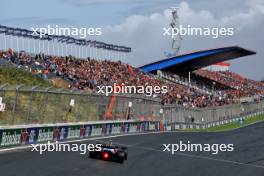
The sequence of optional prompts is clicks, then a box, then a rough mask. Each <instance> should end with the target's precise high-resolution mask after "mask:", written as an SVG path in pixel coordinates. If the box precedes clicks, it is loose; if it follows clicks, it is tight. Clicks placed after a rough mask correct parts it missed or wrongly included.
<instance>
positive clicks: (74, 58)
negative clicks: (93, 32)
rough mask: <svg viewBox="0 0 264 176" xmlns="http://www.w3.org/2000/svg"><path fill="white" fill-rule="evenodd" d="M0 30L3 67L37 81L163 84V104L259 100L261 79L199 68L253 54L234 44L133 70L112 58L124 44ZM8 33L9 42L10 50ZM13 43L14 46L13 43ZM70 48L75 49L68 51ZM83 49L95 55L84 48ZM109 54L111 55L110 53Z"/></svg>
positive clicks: (84, 85)
mask: <svg viewBox="0 0 264 176" xmlns="http://www.w3.org/2000/svg"><path fill="white" fill-rule="evenodd" d="M0 34H1V35H2V37H3V39H4V40H3V41H4V48H3V49H2V51H0V63H1V65H2V66H13V67H18V68H22V69H25V70H28V71H30V72H31V73H33V74H35V75H38V76H39V77H40V78H42V79H49V80H59V81H53V82H59V85H63V87H64V88H65V87H67V88H68V89H78V90H83V91H85V92H87V93H97V91H98V90H97V89H98V86H102V85H113V84H122V83H124V84H125V85H134V86H148V85H150V86H153V87H154V86H164V85H165V86H167V87H168V93H166V94H158V95H156V94H154V95H153V98H156V97H157V98H159V99H160V101H161V103H162V104H176V105H180V106H184V107H191V108H202V107H209V106H222V105H226V104H234V103H240V102H242V101H244V100H245V99H247V100H249V99H251V100H250V101H258V100H260V99H261V98H263V95H264V88H263V83H261V82H257V81H254V80H250V79H247V78H245V77H243V76H240V75H238V74H236V73H233V72H230V71H226V70H221V71H210V70H206V69H202V68H205V67H208V66H210V65H212V64H217V63H219V62H223V61H227V60H231V59H236V58H238V57H243V56H248V55H252V54H256V53H255V52H254V51H250V50H247V49H244V48H241V47H238V46H231V47H223V48H216V49H209V50H204V51H197V52H193V53H189V54H184V55H180V56H176V57H172V58H167V59H164V60H160V61H157V62H153V63H150V64H146V65H144V66H141V67H139V68H135V67H133V66H131V65H129V64H125V63H122V62H121V61H111V59H112V57H115V56H119V57H117V59H122V57H120V56H121V55H122V53H123V54H124V53H125V54H126V53H129V52H131V48H129V47H125V46H119V45H112V44H107V43H104V42H99V41H90V40H87V41H86V40H82V41H79V40H78V39H75V38H72V37H67V36H52V35H48V34H41V35H42V38H41V37H40V36H38V35H33V34H32V31H29V30H25V29H19V28H10V27H6V26H0ZM39 34H40V33H39ZM7 36H9V40H10V42H9V43H11V45H10V46H9V49H8V46H7V43H8V42H7V39H8V38H7ZM15 41H16V42H17V45H16V46H15V45H12V44H13V43H15ZM20 41H21V42H20ZM32 41H33V44H34V43H35V44H36V45H38V50H37V49H36V46H34V47H33V48H34V50H33V51H32V50H31V47H30V45H31V44H32ZM45 42H46V43H45ZM20 43H22V45H20ZM26 43H27V44H28V45H26ZM46 45H47V46H46ZM41 46H42V47H41ZM72 47H75V49H78V50H79V52H78V53H77V54H76V52H73V51H72ZM13 48H15V49H13ZM64 48H66V51H64ZM68 48H71V49H68ZM88 48H89V50H91V49H92V50H94V51H95V53H96V54H92V53H93V52H92V53H91V52H88ZM55 50H58V52H56V51H55ZM80 51H81V52H80ZM85 51H86V52H85ZM99 51H100V52H99ZM97 52H98V53H97ZM107 52H108V54H107ZM113 52H114V54H112V55H109V53H113ZM36 53H37V54H36ZM104 53H105V54H104ZM99 56H101V57H99ZM57 85H58V84H57Z"/></svg>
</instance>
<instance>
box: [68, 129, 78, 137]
mask: <svg viewBox="0 0 264 176" xmlns="http://www.w3.org/2000/svg"><path fill="white" fill-rule="evenodd" d="M79 137H80V130H79V129H77V128H75V129H72V128H68V139H71V138H79Z"/></svg>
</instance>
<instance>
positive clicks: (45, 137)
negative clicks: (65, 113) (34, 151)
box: [36, 127, 54, 143]
mask: <svg viewBox="0 0 264 176" xmlns="http://www.w3.org/2000/svg"><path fill="white" fill-rule="evenodd" d="M53 134H54V127H42V128H39V129H38V130H37V133H36V135H37V142H38V143H39V142H47V141H53Z"/></svg>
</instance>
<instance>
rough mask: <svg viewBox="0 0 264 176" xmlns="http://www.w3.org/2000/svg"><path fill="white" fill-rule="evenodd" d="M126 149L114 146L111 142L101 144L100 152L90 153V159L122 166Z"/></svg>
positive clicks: (125, 156)
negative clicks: (113, 162)
mask: <svg viewBox="0 0 264 176" xmlns="http://www.w3.org/2000/svg"><path fill="white" fill-rule="evenodd" d="M127 151H128V150H127V147H125V146H119V145H115V144H113V143H112V142H109V143H102V144H101V150H100V151H90V152H89V156H90V158H95V159H102V160H107V161H115V162H118V163H121V164H123V163H124V160H127Z"/></svg>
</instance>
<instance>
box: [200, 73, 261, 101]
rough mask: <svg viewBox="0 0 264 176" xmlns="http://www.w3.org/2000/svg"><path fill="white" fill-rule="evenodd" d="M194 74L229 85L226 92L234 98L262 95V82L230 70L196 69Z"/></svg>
mask: <svg viewBox="0 0 264 176" xmlns="http://www.w3.org/2000/svg"><path fill="white" fill-rule="evenodd" d="M195 74H197V75H199V76H202V77H205V78H208V79H210V80H212V81H215V82H217V83H220V84H222V85H225V86H227V87H229V88H230V89H227V90H225V92H226V93H227V94H230V95H232V96H233V97H236V98H241V97H252V96H256V95H264V84H263V83H262V82H259V81H254V80H251V79H248V78H245V77H243V76H241V75H239V74H237V73H234V72H231V71H209V70H203V69H200V70H197V71H196V72H195Z"/></svg>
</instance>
